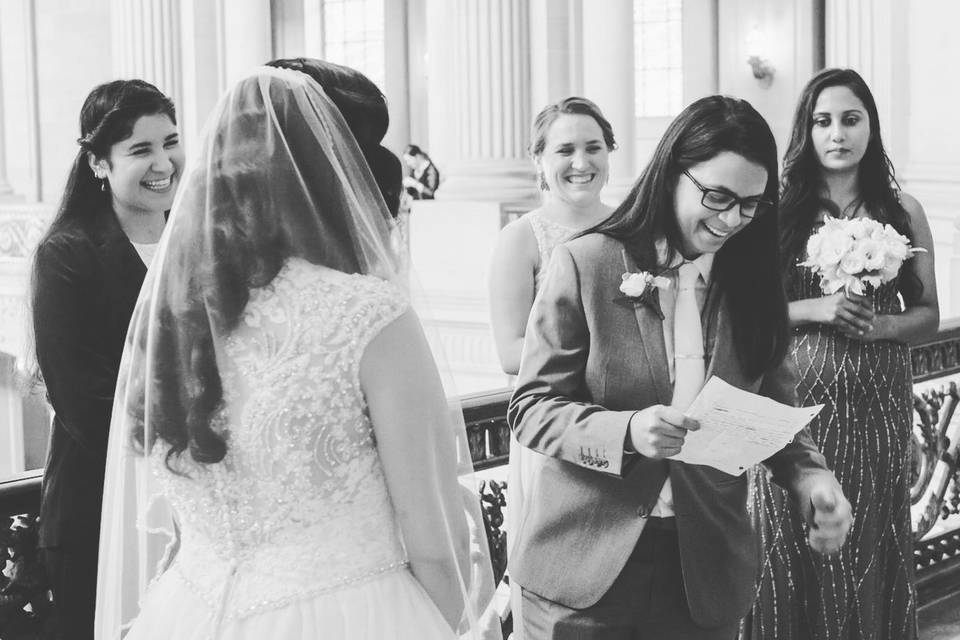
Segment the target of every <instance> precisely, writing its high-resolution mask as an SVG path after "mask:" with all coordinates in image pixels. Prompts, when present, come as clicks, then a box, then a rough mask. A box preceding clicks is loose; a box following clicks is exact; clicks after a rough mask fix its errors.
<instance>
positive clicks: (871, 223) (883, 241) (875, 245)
mask: <svg viewBox="0 0 960 640" xmlns="http://www.w3.org/2000/svg"><path fill="white" fill-rule="evenodd" d="M924 251H926V249H921V248H912V247H911V246H910V241H909V240H908V239H907V238H906V237H905V236H903V235H901V234H899V233H897V231H896V230H895V229H894V228H893V227H891V226H890V225H889V224H882V223H880V222H877V221H876V220H871V219H870V218H853V219H841V218H833V217H828V218H827V219H826V222H825V223H824V225H823V226H822V227H820V229H819V230H818V231H817V232H816V233H815V234H813V235H812V236H810V239H809V240H808V241H807V259H806V260H805V261H803V262H801V263H800V264H801V265H802V266H805V267H810V268H812V269H813V271H814V273H817V274H819V275H820V288H821V289H823V292H824V293H826V294H832V293H836V292H837V291H840V290H841V289H844V290H846V291H847V292H852V293H856V294H859V295H863V294H864V292H865V287H866V285H868V284H870V285H872V286H874V287H878V286H880V285H881V284H883V283H884V282H889V281H890V280H893V279H894V278H896V277H897V273H898V272H899V271H900V265H902V264H903V261H904V260H907V259H908V258H911V257H913V254H915V253H920V252H924Z"/></svg>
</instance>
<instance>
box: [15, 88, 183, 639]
mask: <svg viewBox="0 0 960 640" xmlns="http://www.w3.org/2000/svg"><path fill="white" fill-rule="evenodd" d="M80 134H81V137H80V139H79V140H78V142H79V144H80V150H79V151H78V153H77V156H76V158H75V160H74V163H73V167H72V168H71V170H70V174H69V176H68V178H67V185H66V188H65V191H64V195H63V200H62V202H61V204H60V209H59V211H58V213H57V215H56V217H55V219H54V220H53V222H52V223H51V225H50V228H49V230H48V231H47V233H46V235H45V236H44V238H43V239H42V240H41V241H40V244H39V246H38V247H37V252H36V257H35V258H34V265H33V278H32V302H33V330H34V335H35V339H36V356H37V363H38V365H39V373H40V375H41V376H42V378H43V381H44V383H45V385H46V389H47V395H48V398H49V401H50V404H51V405H52V406H53V410H54V414H55V417H54V422H53V430H52V433H51V438H50V450H49V453H48V455H47V463H46V467H45V469H44V478H43V497H42V501H41V507H40V546H41V548H42V549H43V551H44V559H45V562H46V566H47V570H48V573H49V577H50V580H51V585H52V588H53V596H54V601H55V603H56V605H57V611H58V617H59V620H60V630H59V633H58V635H57V637H58V638H66V637H70V638H93V618H94V602H95V598H96V579H97V545H98V540H99V533H100V508H101V503H102V494H103V473H104V464H105V459H106V449H107V435H108V428H109V425H110V412H111V409H112V406H113V394H114V387H115V386H116V383H117V373H118V369H119V366H120V354H121V353H122V351H123V343H124V339H125V337H126V332H127V325H128V323H129V322H130V316H131V314H132V312H133V307H134V303H135V302H136V300H137V295H138V293H139V291H140V286H141V284H142V283H143V279H144V276H145V275H146V271H147V266H148V265H149V264H150V260H151V258H152V256H153V252H154V250H155V249H156V246H157V243H158V242H159V240H160V235H161V233H162V232H163V227H164V224H165V221H166V211H168V210H169V209H170V206H171V204H172V202H173V195H174V192H175V191H176V187H177V183H178V180H179V178H180V172H181V169H182V166H183V150H182V148H181V147H180V139H179V134H178V133H177V125H176V114H175V111H174V107H173V103H172V102H171V101H170V99H169V98H167V97H166V96H165V95H163V94H162V93H161V92H160V91H159V90H158V89H157V88H156V87H154V86H153V85H151V84H148V83H146V82H143V81H141V80H117V81H114V82H110V83H107V84H103V85H100V86H98V87H96V88H94V89H93V91H91V92H90V95H88V96H87V99H86V100H85V101H84V104H83V108H82V110H81V112H80Z"/></svg>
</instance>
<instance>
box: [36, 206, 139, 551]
mask: <svg viewBox="0 0 960 640" xmlns="http://www.w3.org/2000/svg"><path fill="white" fill-rule="evenodd" d="M35 269H36V270H35V275H34V277H35V279H36V294H35V299H34V308H33V326H34V332H35V337H36V346H37V360H38V363H39V365H40V372H41V373H42V375H43V380H44V382H45V384H46V388H47V397H48V399H49V401H50V404H51V405H52V406H53V411H54V419H53V428H52V430H51V434H50V448H49V451H48V453H47V463H46V467H45V469H44V475H43V493H42V500H41V505H40V544H41V546H43V547H69V546H73V545H76V546H83V547H86V548H89V545H90V544H91V543H92V544H93V545H94V546H93V553H96V546H95V545H96V540H97V537H98V536H99V531H100V507H101V504H102V501H103V474H104V467H105V465H106V455H107V434H108V431H109V427H110V413H111V410H112V408H113V395H114V389H115V387H116V384H117V375H118V370H119V366H120V356H121V354H122V353H123V344H124V340H125V338H126V334H127V326H128V325H129V324H130V316H131V315H132V314H133V307H134V305H135V303H136V301H137V295H138V294H139V292H140V286H141V285H142V284H143V279H144V277H145V276H146V272H147V269H146V267H145V266H144V264H143V262H142V260H141V259H140V256H139V255H138V254H137V251H136V249H134V247H133V245H132V244H130V241H129V240H128V239H127V236H126V234H124V233H123V230H122V229H121V228H120V225H119V223H118V222H117V219H116V216H115V215H114V213H113V211H111V210H109V209H107V210H104V211H101V212H99V213H98V214H97V215H96V216H95V219H94V221H93V224H90V225H89V226H88V227H87V228H79V227H78V226H74V227H72V228H70V229H65V230H62V231H58V232H56V233H55V234H54V235H53V236H51V237H49V238H46V239H45V240H44V241H43V242H42V244H41V245H40V246H39V247H38V248H37V258H36V267H35Z"/></svg>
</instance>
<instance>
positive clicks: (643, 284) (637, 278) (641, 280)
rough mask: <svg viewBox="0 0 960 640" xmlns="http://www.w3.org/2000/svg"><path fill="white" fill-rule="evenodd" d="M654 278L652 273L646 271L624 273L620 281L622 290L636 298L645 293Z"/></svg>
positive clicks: (624, 293)
mask: <svg viewBox="0 0 960 640" xmlns="http://www.w3.org/2000/svg"><path fill="white" fill-rule="evenodd" d="M652 279H653V278H652V277H651V275H650V274H649V273H646V272H643V273H625V274H623V280H622V282H620V291H621V292H623V295H625V296H629V297H631V298H636V297H638V296H641V295H643V292H644V291H646V290H647V287H648V286H650V281H651V280H652Z"/></svg>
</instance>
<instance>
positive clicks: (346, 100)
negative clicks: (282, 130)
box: [267, 58, 403, 217]
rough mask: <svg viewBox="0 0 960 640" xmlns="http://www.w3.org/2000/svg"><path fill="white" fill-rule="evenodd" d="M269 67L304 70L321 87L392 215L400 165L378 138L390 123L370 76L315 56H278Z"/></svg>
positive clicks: (398, 190)
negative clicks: (346, 129) (342, 122)
mask: <svg viewBox="0 0 960 640" xmlns="http://www.w3.org/2000/svg"><path fill="white" fill-rule="evenodd" d="M267 66H268V67H276V68H278V69H291V70H293V71H299V72H301V73H305V74H307V75H308V76H310V77H311V78H313V79H314V80H315V81H316V82H317V84H319V85H320V86H321V87H323V90H324V91H326V93H327V95H328V96H329V97H330V100H331V101H333V104H335V105H337V108H338V109H340V113H342V114H343V119H344V120H346V121H347V126H348V127H350V131H351V132H353V136H354V138H356V140H357V145H359V147H360V151H361V152H362V153H363V157H364V158H365V159H366V161H367V164H368V165H369V166H370V171H371V172H372V173H373V179H374V180H376V181H377V186H378V187H379V188H380V195H382V196H383V200H384V202H385V203H386V205H387V211H389V212H390V215H392V216H393V217H396V216H397V211H398V209H399V208H400V194H401V192H402V191H403V167H402V166H401V165H400V159H399V158H397V156H395V155H394V154H393V152H392V151H390V150H389V149H387V148H386V147H384V146H383V145H382V144H381V142H382V141H383V137H384V136H385V135H387V129H388V128H389V127H390V113H389V112H388V111H387V99H386V97H385V96H384V95H383V92H381V91H380V89H379V88H378V87H377V85H376V84H374V83H373V81H372V80H370V78H368V77H367V76H365V75H363V74H362V73H360V72H359V71H356V70H355V69H351V68H350V67H344V66H343V65H339V64H334V63H332V62H327V61H325V60H317V59H316V58H280V59H277V60H271V61H270V62H268V63H267Z"/></svg>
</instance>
